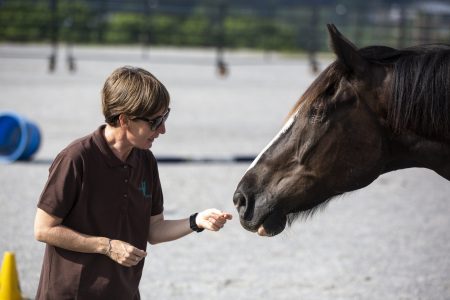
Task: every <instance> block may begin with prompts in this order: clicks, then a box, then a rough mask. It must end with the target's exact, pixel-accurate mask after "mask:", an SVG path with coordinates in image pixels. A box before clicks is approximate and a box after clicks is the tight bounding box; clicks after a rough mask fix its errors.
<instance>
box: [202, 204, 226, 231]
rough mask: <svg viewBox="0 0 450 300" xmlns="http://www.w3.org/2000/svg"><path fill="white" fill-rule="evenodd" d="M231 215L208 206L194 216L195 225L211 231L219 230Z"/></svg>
mask: <svg viewBox="0 0 450 300" xmlns="http://www.w3.org/2000/svg"><path fill="white" fill-rule="evenodd" d="M232 218H233V216H232V215H231V214H229V213H226V212H223V211H220V210H218V209H215V208H210V209H207V210H204V211H202V212H199V213H198V214H197V217H196V218H195V222H196V223H197V226H198V227H200V228H205V229H208V230H211V231H219V230H220V229H221V228H222V227H223V226H224V225H225V223H226V222H227V220H231V219H232Z"/></svg>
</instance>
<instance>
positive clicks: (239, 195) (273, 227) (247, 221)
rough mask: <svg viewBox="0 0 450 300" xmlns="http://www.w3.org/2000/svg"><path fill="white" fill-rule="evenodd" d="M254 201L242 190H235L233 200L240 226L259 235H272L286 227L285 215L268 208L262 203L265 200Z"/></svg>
mask: <svg viewBox="0 0 450 300" xmlns="http://www.w3.org/2000/svg"><path fill="white" fill-rule="evenodd" d="M259 200H260V201H255V199H253V198H252V197H250V196H248V195H246V194H245V193H244V192H242V191H240V190H237V191H236V192H235V193H234V197H233V202H234V205H235V206H236V209H237V211H238V213H239V219H240V223H241V225H242V227H244V228H245V229H246V230H248V231H251V232H257V233H258V234H259V235H261V236H274V235H277V234H279V233H281V232H282V231H283V230H284V228H285V227H286V220H287V217H286V215H285V214H284V213H283V212H281V211H279V210H273V209H269V208H268V207H266V205H264V203H267V201H261V199H259Z"/></svg>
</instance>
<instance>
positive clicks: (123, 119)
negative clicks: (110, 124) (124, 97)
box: [119, 114, 130, 128]
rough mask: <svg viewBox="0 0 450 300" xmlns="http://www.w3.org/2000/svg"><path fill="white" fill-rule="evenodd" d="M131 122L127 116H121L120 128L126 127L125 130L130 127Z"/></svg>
mask: <svg viewBox="0 0 450 300" xmlns="http://www.w3.org/2000/svg"><path fill="white" fill-rule="evenodd" d="M129 121H130V120H129V119H128V117H127V116H126V115H124V114H120V115H119V126H120V127H124V128H126V127H128V122H129Z"/></svg>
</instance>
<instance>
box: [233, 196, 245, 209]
mask: <svg viewBox="0 0 450 300" xmlns="http://www.w3.org/2000/svg"><path fill="white" fill-rule="evenodd" d="M233 202H234V206H236V208H237V210H239V208H240V207H244V208H245V207H246V206H247V201H246V199H245V196H244V195H242V194H241V193H235V194H234V197H233Z"/></svg>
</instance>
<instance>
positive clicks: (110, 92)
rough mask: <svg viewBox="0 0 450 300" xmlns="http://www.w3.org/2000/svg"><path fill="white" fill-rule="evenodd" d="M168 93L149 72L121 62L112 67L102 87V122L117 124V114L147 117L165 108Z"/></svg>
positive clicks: (168, 102) (166, 106) (167, 103)
mask: <svg viewBox="0 0 450 300" xmlns="http://www.w3.org/2000/svg"><path fill="white" fill-rule="evenodd" d="M169 104H170V96H169V92H168V91H167V89H166V87H165V86H164V85H163V84H162V83H161V82H160V81H159V80H158V79H157V78H156V77H155V76H153V75H152V74H151V73H150V72H148V71H146V70H144V69H141V68H136V67H130V66H124V67H121V68H118V69H116V70H114V72H112V73H111V75H109V77H108V78H107V79H106V81H105V84H104V86H103V89H102V109H103V115H104V116H105V122H106V123H108V124H109V125H111V126H117V124H118V120H119V116H120V115H121V114H124V115H126V116H128V117H130V118H135V117H145V118H149V117H151V116H153V115H155V114H157V113H158V112H160V111H161V110H167V109H168V107H169Z"/></svg>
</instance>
